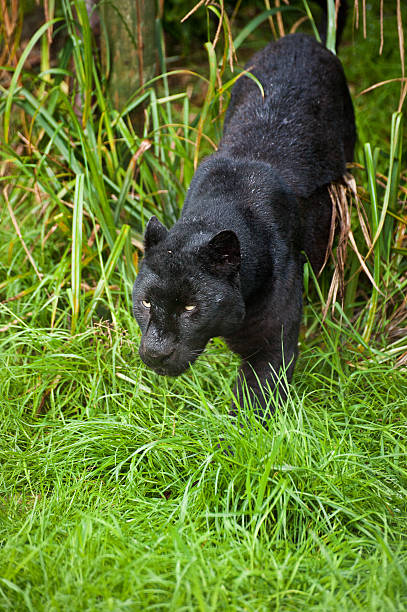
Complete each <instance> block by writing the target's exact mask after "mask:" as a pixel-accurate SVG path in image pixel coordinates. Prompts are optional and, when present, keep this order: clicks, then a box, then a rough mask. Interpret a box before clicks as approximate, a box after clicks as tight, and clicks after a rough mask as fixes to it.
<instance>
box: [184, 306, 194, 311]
mask: <svg viewBox="0 0 407 612" xmlns="http://www.w3.org/2000/svg"><path fill="white" fill-rule="evenodd" d="M195 308H196V306H185V310H188V312H190V311H191V310H195Z"/></svg>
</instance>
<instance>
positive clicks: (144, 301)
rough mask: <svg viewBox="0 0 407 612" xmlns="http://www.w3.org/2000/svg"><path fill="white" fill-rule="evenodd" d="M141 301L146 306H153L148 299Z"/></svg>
mask: <svg viewBox="0 0 407 612" xmlns="http://www.w3.org/2000/svg"><path fill="white" fill-rule="evenodd" d="M141 303H142V304H143V306H144V308H151V303H150V302H146V300H141Z"/></svg>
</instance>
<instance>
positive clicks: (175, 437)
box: [0, 0, 407, 612]
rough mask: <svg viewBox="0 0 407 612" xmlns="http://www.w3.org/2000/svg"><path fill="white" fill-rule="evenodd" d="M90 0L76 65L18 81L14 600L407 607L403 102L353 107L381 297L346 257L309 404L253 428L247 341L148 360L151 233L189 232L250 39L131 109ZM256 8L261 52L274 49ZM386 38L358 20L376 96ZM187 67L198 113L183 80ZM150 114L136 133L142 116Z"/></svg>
mask: <svg viewBox="0 0 407 612" xmlns="http://www.w3.org/2000/svg"><path fill="white" fill-rule="evenodd" d="M77 3H79V4H78V14H80V15H81V23H82V27H83V30H82V38H81V37H80V36H79V33H78V30H77V28H76V27H73V23H72V20H71V16H70V15H71V13H70V11H71V9H70V7H69V6H68V3H67V2H63V3H62V4H63V7H64V10H65V12H64V13H63V14H61V17H62V21H61V22H58V24H59V26H58V27H63V28H64V29H65V30H66V32H67V39H66V44H65V46H64V48H63V50H62V51H61V53H60V54H59V56H58V58H57V61H58V65H57V67H55V66H54V65H52V68H51V72H48V73H46V72H43V73H41V72H39V73H32V72H26V71H25V68H24V66H23V64H22V62H20V64H19V66H18V68H17V72H14V75H15V76H14V78H11V79H10V81H9V83H8V85H7V86H4V85H1V89H0V91H1V97H0V123H1V126H2V127H1V128H0V133H1V134H2V139H1V145H0V155H1V159H2V162H1V164H0V198H2V200H1V204H2V208H1V211H0V212H1V219H0V364H1V367H0V609H4V610H33V611H35V612H37V611H41V610H44V611H45V610H46V611H47V612H48V611H54V610H55V611H57V610H61V611H62V610H88V611H93V610H103V611H105V610H114V611H116V610H144V609H150V608H151V609H158V610H166V609H168V610H205V611H206V610H250V611H251V610H253V611H255V610H256V611H257V610H265V611H266V610H274V609H276V610H290V611H291V610H302V609H304V606H308V607H309V608H310V609H313V610H321V611H326V610H340V611H341V612H342V611H346V610H352V611H353V610H355V609H360V610H369V611H370V610H373V611H374V610H377V611H386V612H387V611H392V610H394V611H400V610H404V609H407V569H406V568H407V537H406V536H407V533H406V532H407V529H406V524H407V501H406V500H407V442H406V440H407V436H406V433H407V431H406V429H407V426H406V423H407V421H406V417H407V377H406V370H405V365H406V351H407V335H406V316H405V302H403V300H405V295H406V291H407V263H406V257H405V255H406V254H407V249H406V242H405V237H404V234H403V232H404V231H405V214H406V193H407V191H406V187H407V185H406V173H405V161H404V160H405V150H404V151H403V144H404V140H403V135H402V116H401V115H400V114H395V111H396V110H397V107H398V100H399V95H398V94H399V92H398V89H397V88H396V89H394V86H393V85H392V86H389V87H388V88H386V87H384V88H380V89H378V90H375V92H372V93H370V94H366V95H365V96H361V97H355V108H356V112H357V121H358V126H359V143H358V146H357V150H356V159H357V161H358V162H359V163H360V166H361V167H360V168H358V169H354V175H355V177H356V179H357V183H358V194H359V200H358V202H357V201H356V200H355V199H353V210H352V213H351V222H352V231H353V234H354V237H355V241H356V244H357V245H358V248H359V251H360V253H361V254H362V255H363V256H364V257H366V263H365V265H366V267H367V270H368V271H369V274H370V276H371V277H372V278H373V279H374V280H375V282H376V288H375V287H372V284H371V283H370V281H369V280H368V278H367V276H366V275H365V274H364V272H363V271H361V269H360V263H359V260H358V258H357V256H356V254H355V253H354V252H353V251H352V250H348V259H347V262H346V267H345V278H344V280H345V285H346V292H345V296H344V301H343V303H342V302H341V300H340V298H339V297H338V299H337V301H336V302H335V303H334V311H333V313H331V311H329V312H328V316H327V318H326V320H325V322H324V323H321V312H322V308H323V303H324V302H325V300H326V299H327V296H328V291H329V286H330V283H331V278H332V274H333V269H334V268H333V264H332V263H329V264H328V265H327V268H326V270H325V271H324V273H323V274H322V276H321V277H320V278H319V279H318V280H317V279H315V278H312V275H310V271H309V270H308V268H306V270H305V277H304V278H305V308H304V326H303V328H302V331H301V335H300V357H299V361H298V365H297V368H296V371H295V375H294V380H293V384H292V385H291V390H290V393H291V395H290V397H289V399H288V401H287V406H286V407H285V409H282V410H279V411H278V412H277V413H276V415H275V416H274V417H272V418H271V419H270V422H269V426H268V429H267V430H266V429H264V428H263V427H262V426H261V425H259V423H257V422H256V419H255V418H254V416H253V414H252V411H251V408H250V406H243V407H242V409H241V412H240V414H239V416H238V422H237V423H236V422H234V421H233V420H232V418H231V417H230V416H229V415H228V410H229V406H230V402H231V399H232V387H233V381H234V378H235V376H236V371H237V366H238V363H237V360H236V358H235V357H234V356H233V355H232V354H231V353H230V352H229V351H228V350H227V348H226V347H225V345H224V344H223V343H222V342H221V341H220V340H218V339H216V340H214V341H212V342H211V343H210V345H209V347H208V348H207V351H206V352H205V354H204V355H203V356H202V357H201V358H200V359H199V360H198V362H197V363H196V364H195V366H194V367H193V368H191V369H190V370H189V371H188V372H187V373H186V374H184V375H183V376H181V377H179V378H177V379H167V378H162V377H159V376H157V375H155V374H154V373H152V372H151V371H149V370H148V369H147V368H146V367H145V366H144V365H143V364H142V362H141V361H140V359H139V357H138V354H137V348H138V342H139V338H140V333H139V330H138V327H137V324H136V323H135V321H134V319H133V318H132V316H131V286H132V282H133V279H134V276H135V272H136V269H137V266H138V259H139V257H140V256H141V252H140V241H141V237H142V231H143V228H144V226H145V223H146V220H147V219H148V218H149V216H150V215H151V214H153V213H154V214H157V215H158V216H159V218H160V219H161V220H162V221H164V222H166V223H167V224H171V223H172V222H173V221H174V219H175V218H176V217H177V215H178V213H179V209H180V206H181V205H182V200H183V197H184V194H185V191H186V188H187V186H188V184H189V182H190V179H191V176H192V174H193V171H194V160H195V161H198V160H199V159H201V158H202V156H203V155H205V154H207V153H208V152H210V151H211V150H212V148H213V145H212V143H213V142H217V140H218V139H219V134H220V129H221V121H220V120H219V113H221V111H222V109H223V108H224V107H225V105H226V104H227V99H228V95H229V91H230V85H231V84H232V79H233V78H235V77H236V73H234V74H231V73H230V72H228V68H227V67H226V65H224V64H223V63H222V62H221V65H219V60H220V59H221V58H222V56H223V57H227V56H228V51H229V47H228V44H229V43H228V38H227V37H226V39H225V40H224V41H223V44H224V48H223V49H220V46H221V43H219V45H218V46H217V47H216V48H215V49H214V48H213V45H212V44H210V43H208V44H207V45H206V49H203V50H202V55H201V59H202V62H201V72H202V74H201V76H198V77H196V76H195V77H193V76H191V75H189V76H188V75H186V74H185V73H183V74H182V77H181V73H180V72H178V71H176V74H173V75H172V76H168V78H162V79H159V80H158V81H157V88H156V89H155V90H153V89H147V90H146V92H145V93H143V92H135V96H134V99H133V100H132V101H131V102H130V103H129V105H128V106H127V108H126V109H125V110H124V111H123V113H122V114H121V115H119V113H117V111H116V109H114V108H113V107H112V105H111V104H110V102H109V99H108V97H107V96H106V91H105V90H106V87H105V85H106V84H105V81H104V76H103V71H102V70H101V69H100V66H99V63H98V58H97V53H96V49H95V46H94V41H93V40H92V37H91V34H90V31H89V28H88V27H87V24H86V14H85V13H84V12H83V5H82V4H81V2H80V1H79V0H77ZM79 5H80V6H79ZM310 6H311V5H310ZM386 7H387V4H386ZM202 10H203V9H202ZM208 10H209V9H208ZM242 10H243V17H241V20H242V21H243V23H244V29H243V28H241V29H240V39H238V40H241V41H242V52H243V53H246V52H247V48H246V51H245V49H244V45H245V44H246V43H247V46H248V47H250V46H253V45H256V46H261V44H262V42H261V40H260V38H261V37H260V38H258V39H256V32H258V29H256V30H255V31H254V29H253V28H252V25H253V22H247V21H248V20H247V19H246V22H245V17H244V15H245V13H244V7H242ZM386 10H387V8H386ZM216 11H217V9H214V8H213V7H212V9H211V10H210V11H209V12H210V15H211V18H212V19H214V15H215V17H216V14H217V13H216ZM404 14H405V9H404V8H403V15H404ZM202 15H203V13H202ZM290 15H293V13H292V12H290V11H288V12H287V11H286V12H285V13H284V19H286V18H287V19H288V18H289V16H290ZM386 15H387V13H386ZM203 18H204V17H203ZM290 18H291V17H290ZM296 18H297V17H295V18H294V17H292V19H293V20H295V19H296ZM266 24H267V21H266V20H265V21H264V22H263V24H262V26H261V32H262V33H263V32H264V28H265V25H266ZM224 25H225V28H226V29H227V24H224ZM159 26H160V24H159V23H158V27H157V32H158V34H159V36H162V32H161V30H160V27H159ZM55 27H57V26H55ZM242 32H243V33H244V34H246V33H247V34H248V38H247V39H246V40H243V37H242ZM250 32H251V33H250ZM378 32H379V26H378V22H377V21H376V22H375V21H374V20H373V19H372V20H370V21H369V19H368V38H367V40H366V41H364V40H363V39H362V38H361V36H360V34H356V35H355V41H354V44H353V45H350V44H349V43H350V41H351V37H352V32H351V30H350V28H349V26H348V33H347V37H346V39H347V41H345V44H344V47H343V53H342V54H341V55H342V57H343V58H344V64H345V67H346V71H347V74H348V77H349V79H350V82H351V85H352V89H353V93H354V94H356V93H357V92H358V91H361V90H362V89H364V88H365V87H367V86H369V85H372V84H373V83H374V82H375V81H380V80H384V78H391V77H394V76H400V60H399V56H398V48H397V45H395V44H394V42H395V41H397V23H396V20H395V16H394V14H393V17H391V15H390V16H387V17H386V21H385V46H384V49H385V53H384V55H383V56H382V57H381V58H379V57H378V55H377V52H378V46H379V42H378V40H379V39H378V36H379V34H378ZM249 33H250V36H249ZM233 34H234V36H235V39H236V38H237V36H238V35H239V31H233ZM262 35H263V34H262ZM38 38H41V40H42V46H41V53H42V67H43V69H44V70H46V69H48V67H49V61H48V60H49V52H50V49H49V47H48V46H47V44H48V43H47V39H46V37H45V35H44V34H38ZM32 41H34V39H32ZM161 42H162V40H161ZM391 43H393V44H391ZM26 48H27V49H28V47H26ZM367 49H368V51H367ZM374 49H376V51H374ZM374 53H376V55H375V54H374ZM27 54H29V51H27ZM71 55H72V57H73V64H71V63H70V58H71ZM203 58H205V61H207V62H208V67H207V68H202V65H203V63H204V59H203ZM161 67H162V70H163V71H165V70H167V68H166V66H165V58H164V57H163V56H161ZM12 74H13V70H11V77H12ZM73 74H75V75H76V76H75V77H73V76H72V75H73ZM385 74H386V75H389V77H387V76H383V75H385ZM187 76H188V78H189V79H190V82H191V83H192V84H193V87H194V92H195V93H194V96H199V98H200V100H201V101H202V103H201V104H200V106H199V108H197V107H196V106H195V104H194V102H193V97H191V95H190V93H188V92H187V90H186V89H182V88H181V87H180V82H181V78H186V77H187ZM218 78H220V79H221V82H222V84H223V87H222V88H220V86H219V79H218ZM68 84H69V87H68ZM90 91H93V95H92V96H91V95H90V94H89V92H90ZM78 92H84V93H85V95H84V96H83V101H84V102H83V106H82V107H81V108H80V109H79V111H80V112H78V108H77V98H76V97H75V96H76V94H77V93H78ZM143 103H144V104H146V105H147V108H146V114H147V120H146V122H145V124H144V129H143V132H142V133H141V132H140V133H137V132H136V130H135V128H134V127H133V125H132V123H131V121H130V116H131V115H132V112H133V111H134V109H137V108H139V107H141V105H142V104H143ZM369 143H370V144H369ZM403 156H404V157H403ZM3 205H4V206H3ZM357 206H360V207H363V208H364V211H365V214H364V216H363V212H360V214H359V215H358V213H357ZM361 219H364V223H365V224H366V226H367V228H368V229H367V231H365V232H364V231H363V223H361ZM364 234H365V235H364ZM366 234H367V236H366ZM376 234H377V240H376V241H375V242H374V244H373V245H372V240H373V238H374V237H375V235H376ZM370 245H372V248H371V253H370V254H368V251H369V250H370ZM28 253H29V255H28Z"/></svg>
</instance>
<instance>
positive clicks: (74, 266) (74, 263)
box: [71, 174, 85, 334]
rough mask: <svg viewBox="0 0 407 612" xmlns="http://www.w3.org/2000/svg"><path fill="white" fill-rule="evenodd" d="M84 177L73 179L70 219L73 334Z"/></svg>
mask: <svg viewBox="0 0 407 612" xmlns="http://www.w3.org/2000/svg"><path fill="white" fill-rule="evenodd" d="M84 181H85V176H84V175H83V174H78V175H77V177H76V179H75V196H74V202H73V217H72V254H71V288H72V320H71V332H72V333H73V334H74V333H75V329H76V324H77V321H78V316H79V306H80V295H81V276H82V262H81V258H82V220H83V193H84Z"/></svg>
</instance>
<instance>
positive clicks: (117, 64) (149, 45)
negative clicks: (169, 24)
mask: <svg viewBox="0 0 407 612" xmlns="http://www.w3.org/2000/svg"><path fill="white" fill-rule="evenodd" d="M101 13H102V19H103V22H104V26H105V30H106V33H107V38H108V40H107V41H106V40H104V36H103V30H102V45H103V47H102V48H103V60H104V64H105V67H108V66H110V70H109V86H108V88H109V93H110V96H111V99H112V101H113V103H114V106H115V107H116V108H117V109H118V110H119V111H122V110H123V108H124V107H125V105H126V103H127V102H128V101H129V98H130V97H131V96H132V95H133V94H134V93H135V92H136V91H137V89H139V88H140V87H142V86H143V85H144V83H146V81H148V80H149V79H151V78H152V77H153V76H154V75H155V65H156V43H155V36H154V31H155V16H156V2H155V0H106V2H103V3H101Z"/></svg>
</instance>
